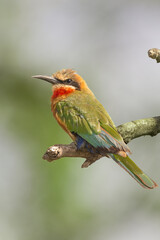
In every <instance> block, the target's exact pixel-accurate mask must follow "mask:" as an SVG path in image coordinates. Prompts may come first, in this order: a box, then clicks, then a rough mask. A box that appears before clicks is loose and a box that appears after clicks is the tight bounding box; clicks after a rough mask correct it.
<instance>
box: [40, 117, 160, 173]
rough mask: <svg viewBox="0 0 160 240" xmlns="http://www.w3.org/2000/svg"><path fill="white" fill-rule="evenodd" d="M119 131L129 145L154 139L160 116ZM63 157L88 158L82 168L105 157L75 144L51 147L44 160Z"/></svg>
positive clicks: (119, 128)
mask: <svg viewBox="0 0 160 240" xmlns="http://www.w3.org/2000/svg"><path fill="white" fill-rule="evenodd" d="M117 130H118V131H119V133H120V134H121V136H122V137H123V139H124V141H125V143H129V142H130V141H131V140H133V139H135V138H138V137H141V136H146V135H150V136H152V137H153V136H155V135H157V134H158V133H160V116H158V117H152V118H146V119H139V120H136V121H132V122H128V123H125V124H122V125H120V126H118V127H117ZM62 157H81V158H86V161H85V162H84V163H83V164H82V168H84V167H88V166H89V165H91V164H92V163H94V162H95V161H97V160H99V159H100V158H102V157H103V155H100V154H97V153H96V154H95V153H94V154H93V153H91V152H89V151H88V150H87V149H86V148H81V149H77V146H76V144H75V143H74V142H72V143H71V144H69V145H63V144H58V145H54V146H51V147H49V148H48V149H47V151H46V152H45V154H44V155H43V159H44V160H47V161H48V162H52V161H55V160H58V159H60V158H62Z"/></svg>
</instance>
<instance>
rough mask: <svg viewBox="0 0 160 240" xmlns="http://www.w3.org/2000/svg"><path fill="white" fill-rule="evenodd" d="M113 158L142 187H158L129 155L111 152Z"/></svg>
mask: <svg viewBox="0 0 160 240" xmlns="http://www.w3.org/2000/svg"><path fill="white" fill-rule="evenodd" d="M110 156H111V158H112V159H113V160H114V161H115V162H116V163H118V164H119V165H120V166H121V167H122V168H124V169H125V170H126V171H127V172H128V173H129V174H130V175H131V176H132V177H133V178H134V179H135V180H136V181H137V182H138V183H139V184H140V185H141V186H142V187H144V188H148V189H152V188H155V187H157V186H158V185H157V183H155V182H154V181H153V180H152V179H151V178H149V177H148V176H147V175H146V174H145V173H144V172H143V171H142V170H141V169H140V168H139V167H138V166H137V165H136V164H135V163H134V162H133V161H132V160H131V159H130V158H129V157H128V156H127V157H122V156H119V155H116V154H110Z"/></svg>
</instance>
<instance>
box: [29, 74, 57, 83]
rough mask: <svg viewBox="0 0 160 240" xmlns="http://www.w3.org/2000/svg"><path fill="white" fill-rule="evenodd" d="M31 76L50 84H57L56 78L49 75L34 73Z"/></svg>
mask: <svg viewBox="0 0 160 240" xmlns="http://www.w3.org/2000/svg"><path fill="white" fill-rule="evenodd" d="M32 77H33V78H38V79H41V80H44V81H46V82H49V83H51V84H57V83H58V80H57V79H55V78H53V77H49V76H43V75H35V76H32Z"/></svg>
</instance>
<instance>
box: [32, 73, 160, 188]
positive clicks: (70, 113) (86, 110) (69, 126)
mask: <svg viewBox="0 0 160 240" xmlns="http://www.w3.org/2000/svg"><path fill="white" fill-rule="evenodd" d="M33 78H37V79H41V80H44V81H47V82H49V83H51V84H52V92H53V94H52V97H51V110H52V112H53V116H54V117H55V119H56V120H57V122H58V123H59V125H60V126H61V127H62V128H63V130H64V131H65V132H66V133H67V134H69V136H70V137H71V138H72V140H73V141H74V142H75V144H76V145H77V149H80V148H81V147H86V148H87V150H88V151H90V152H92V153H93V154H94V153H95V152H96V153H99V154H101V155H103V156H106V157H109V158H112V159H113V160H114V161H115V162H116V163H117V164H118V165H119V166H121V167H122V168H123V169H125V170H126V171H127V172H128V173H129V174H130V175H131V176H132V177H133V178H134V179H135V180H136V181H137V182H138V183H139V184H140V185H141V186H142V187H144V188H146V189H153V188H155V187H157V186H158V185H157V183H155V182H154V181H153V180H152V179H151V178H150V177H148V176H147V175H146V174H145V173H144V172H143V171H142V170H141V169H140V168H139V167H138V166H137V165H136V164H135V163H134V162H133V161H132V160H131V158H130V157H129V156H128V155H129V154H130V153H131V151H130V149H129V147H128V146H127V144H126V143H125V142H124V140H123V138H122V136H121V135H120V133H119V132H118V130H117V129H116V126H115V124H114V122H113V121H112V119H111V117H110V116H109V114H108V113H107V111H106V110H105V108H104V107H103V105H102V104H101V103H100V102H99V101H98V100H97V98H96V97H95V95H94V94H93V92H92V91H91V90H90V88H89V87H88V85H87V83H86V82H85V80H84V79H83V78H82V77H81V76H80V75H79V74H78V73H77V72H76V71H75V70H73V69H62V70H60V71H57V72H56V73H54V74H52V75H51V76H46V75H35V76H33Z"/></svg>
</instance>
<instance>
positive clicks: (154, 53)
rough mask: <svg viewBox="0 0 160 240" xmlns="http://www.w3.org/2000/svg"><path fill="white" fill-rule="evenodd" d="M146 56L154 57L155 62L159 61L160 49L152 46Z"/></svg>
mask: <svg viewBox="0 0 160 240" xmlns="http://www.w3.org/2000/svg"><path fill="white" fill-rule="evenodd" d="M148 56H149V57H150V58H152V59H156V61H157V63H159V62H160V49H158V48H152V49H149V50H148Z"/></svg>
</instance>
